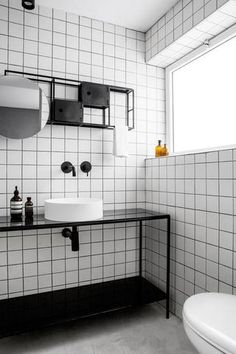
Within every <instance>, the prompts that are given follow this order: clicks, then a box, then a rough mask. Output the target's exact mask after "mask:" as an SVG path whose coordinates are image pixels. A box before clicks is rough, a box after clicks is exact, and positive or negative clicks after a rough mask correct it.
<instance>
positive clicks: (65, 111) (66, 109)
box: [53, 99, 83, 125]
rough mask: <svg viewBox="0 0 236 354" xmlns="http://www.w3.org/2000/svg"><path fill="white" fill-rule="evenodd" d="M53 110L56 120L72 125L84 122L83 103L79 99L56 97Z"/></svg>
mask: <svg viewBox="0 0 236 354" xmlns="http://www.w3.org/2000/svg"><path fill="white" fill-rule="evenodd" d="M53 112H54V114H53V120H54V121H55V122H58V123H60V122H61V123H67V124H71V125H73V124H75V125H77V124H78V123H82V122H83V109H82V103H81V102H79V101H72V100H70V101H69V100H61V99H55V100H54V101H53Z"/></svg>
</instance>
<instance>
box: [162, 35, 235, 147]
mask: <svg viewBox="0 0 236 354" xmlns="http://www.w3.org/2000/svg"><path fill="white" fill-rule="evenodd" d="M204 47H205V48H203V49H202V50H203V51H204V52H203V53H201V55H199V51H198V56H197V57H195V58H191V61H188V62H185V63H184V62H183V60H182V61H181V65H178V64H177V65H176V64H174V65H173V68H170V69H168V70H167V72H168V74H167V75H169V85H170V87H169V93H170V94H169V95H168V99H169V100H170V102H169V107H170V108H169V111H170V112H169V120H170V121H169V123H170V124H169V135H170V137H169V139H170V142H171V144H170V145H171V147H172V151H173V152H174V153H179V152H187V151H197V150H209V149H211V148H219V147H223V146H229V145H235V144H236V61H235V59H236V37H233V38H230V39H228V40H227V41H225V42H223V43H221V44H220V45H218V46H215V47H214V48H211V46H210V47H209V49H208V48H207V49H206V46H204ZM167 78H168V76H167Z"/></svg>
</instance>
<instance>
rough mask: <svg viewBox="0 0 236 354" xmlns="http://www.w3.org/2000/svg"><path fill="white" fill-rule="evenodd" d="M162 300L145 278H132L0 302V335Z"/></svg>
mask: <svg viewBox="0 0 236 354" xmlns="http://www.w3.org/2000/svg"><path fill="white" fill-rule="evenodd" d="M164 299H166V294H165V293H164V292H163V291H161V290H160V289H158V288H157V287H155V286H154V285H152V284H151V283H150V282H148V281H147V280H146V279H144V278H141V277H132V278H126V279H121V280H114V281H109V282H104V283H99V284H93V285H85V286H81V287H75V288H69V289H63V290H57V291H52V292H46V293H41V294H34V295H28V296H22V297H17V298H11V299H7V300H2V301H0V318H1V321H0V336H1V337H3V336H7V335H12V334H15V333H20V332H25V331H29V330H32V329H37V328H42V327H45V326H50V325H53V324H56V323H61V322H65V321H70V320H75V319H78V318H81V317H86V316H91V315H95V314H98V313H101V312H106V311H112V310H118V309H121V308H124V307H131V306H138V305H143V304H148V303H152V302H155V301H160V300H164Z"/></svg>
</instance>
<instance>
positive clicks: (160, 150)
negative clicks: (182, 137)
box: [155, 140, 162, 157]
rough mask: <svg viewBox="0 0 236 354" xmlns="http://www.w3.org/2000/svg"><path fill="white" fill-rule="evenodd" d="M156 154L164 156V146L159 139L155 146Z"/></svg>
mask: <svg viewBox="0 0 236 354" xmlns="http://www.w3.org/2000/svg"><path fill="white" fill-rule="evenodd" d="M155 156H156V157H160V156H162V146H161V140H158V145H157V146H156V148H155Z"/></svg>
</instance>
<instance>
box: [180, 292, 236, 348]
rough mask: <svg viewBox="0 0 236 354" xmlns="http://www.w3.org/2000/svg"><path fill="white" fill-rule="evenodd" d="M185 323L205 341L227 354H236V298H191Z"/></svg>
mask: <svg viewBox="0 0 236 354" xmlns="http://www.w3.org/2000/svg"><path fill="white" fill-rule="evenodd" d="M183 320H184V322H185V323H186V324H187V325H188V326H189V327H190V328H191V330H192V331H194V332H195V333H196V334H197V335H198V336H199V337H201V338H202V339H203V340H205V341H206V342H208V343H209V344H211V345H212V346H214V347H215V348H217V349H218V350H219V351H221V352H223V353H227V354H236V296H234V295H228V294H219V293H204V294H198V295H194V296H192V297H190V298H189V299H187V300H186V302H185V304H184V308H183Z"/></svg>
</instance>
